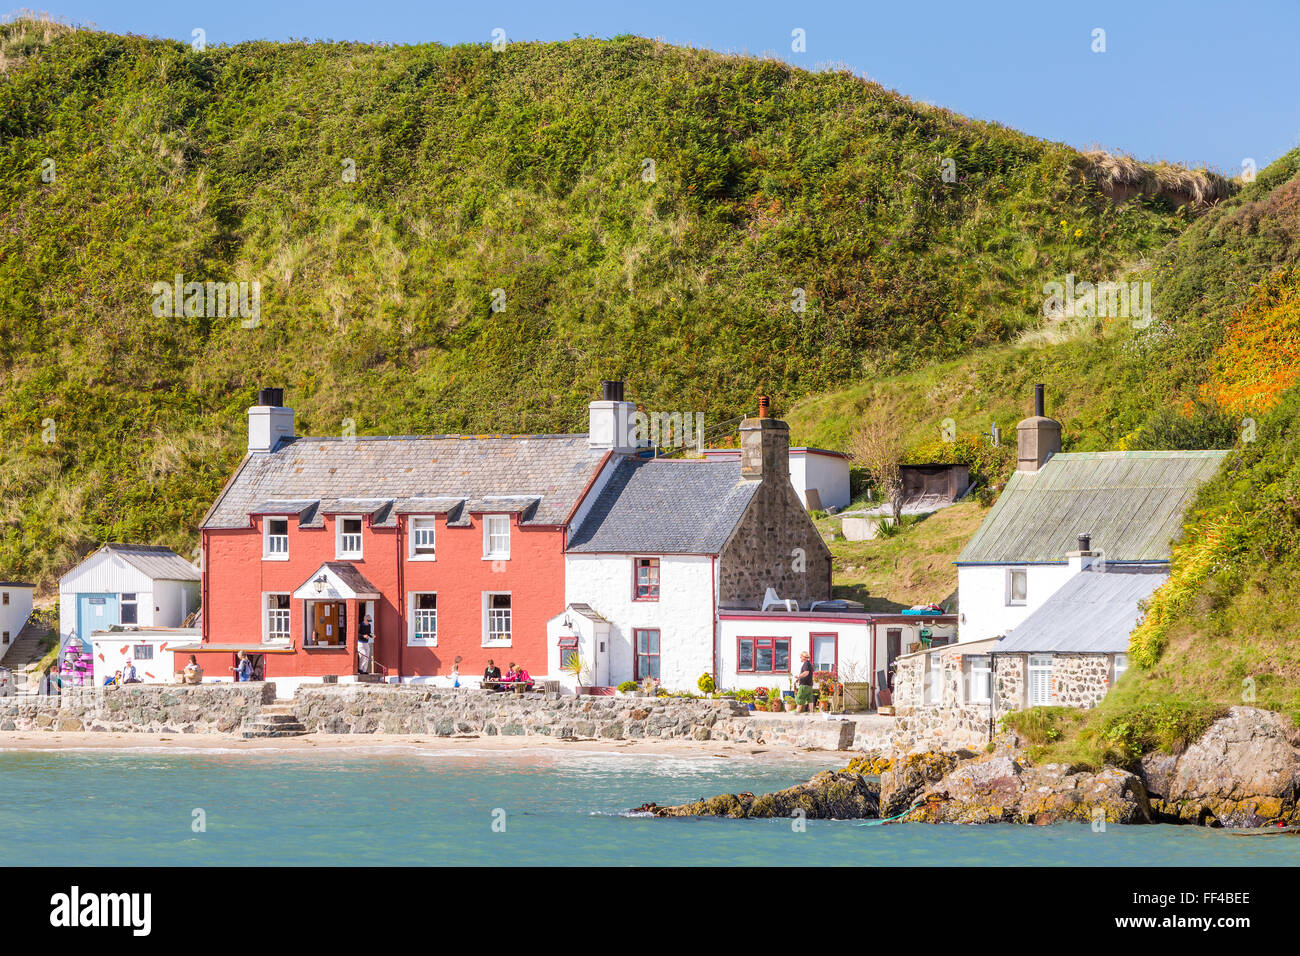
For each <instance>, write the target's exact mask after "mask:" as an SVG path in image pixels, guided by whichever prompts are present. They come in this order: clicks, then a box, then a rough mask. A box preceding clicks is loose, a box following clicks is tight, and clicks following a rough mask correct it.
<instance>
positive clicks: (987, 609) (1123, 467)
mask: <svg viewBox="0 0 1300 956" xmlns="http://www.w3.org/2000/svg"><path fill="white" fill-rule="evenodd" d="M1037 389H1038V390H1039V391H1038V394H1037V401H1036V404H1037V412H1038V414H1036V415H1035V416H1034V417H1032V418H1027V419H1025V420H1024V421H1023V422H1021V423H1020V425H1019V428H1018V431H1017V467H1016V471H1015V473H1014V474H1013V475H1012V476H1011V478H1010V480H1009V481H1008V482H1007V485H1006V488H1005V489H1004V490H1003V491H1002V494H1001V495H1000V496H999V497H998V500H997V503H996V504H995V505H994V506H993V508H992V510H991V511H990V512H989V514H988V517H986V518H985V519H984V523H983V524H982V525H980V527H979V530H977V531H976V532H975V534H974V536H973V537H972V538H971V540H970V541H969V542H968V543H967V545H966V547H965V548H964V549H963V550H962V553H961V554H960V555H959V556H958V558H957V561H956V565H957V589H958V594H959V605H960V609H961V616H960V628H959V640H960V641H961V642H962V643H966V642H969V641H983V640H986V639H989V638H993V637H1001V636H1003V635H1007V634H1010V633H1011V632H1013V631H1014V630H1015V629H1016V627H1018V626H1019V625H1020V624H1021V623H1022V622H1024V621H1025V620H1026V619H1027V618H1028V617H1029V616H1030V615H1031V614H1032V613H1034V611H1036V610H1037V609H1038V608H1040V607H1042V606H1043V604H1044V603H1045V602H1046V601H1047V600H1048V599H1049V598H1051V597H1052V595H1054V594H1055V593H1056V592H1057V591H1059V590H1060V589H1061V587H1063V586H1064V585H1065V584H1066V582H1067V581H1070V580H1071V579H1072V578H1073V577H1074V576H1075V575H1076V574H1078V573H1079V572H1080V571H1082V570H1083V569H1084V568H1085V567H1089V566H1091V565H1093V564H1096V565H1097V566H1098V567H1099V568H1105V567H1106V566H1125V565H1133V566H1142V567H1145V566H1149V565H1152V564H1161V563H1163V564H1165V565H1167V564H1168V562H1169V557H1170V548H1171V545H1172V543H1173V541H1174V540H1175V539H1176V538H1178V537H1179V535H1180V534H1181V533H1182V515H1183V511H1184V510H1185V509H1186V507H1187V505H1188V504H1189V503H1190V501H1191V499H1192V496H1193V495H1195V493H1196V489H1197V487H1198V486H1199V485H1200V484H1201V482H1203V481H1205V480H1207V479H1208V478H1210V477H1211V476H1213V475H1214V474H1215V473H1216V472H1217V471H1218V470H1219V466H1220V464H1221V463H1222V462H1223V458H1224V456H1225V455H1227V452H1226V451H1103V452H1081V453H1069V454H1062V453H1061V451H1060V448H1061V426H1060V423H1059V422H1056V421H1053V420H1052V419H1050V418H1046V417H1045V416H1044V415H1043V414H1042V392H1041V389H1042V386H1037Z"/></svg>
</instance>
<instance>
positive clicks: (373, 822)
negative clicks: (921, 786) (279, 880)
mask: <svg viewBox="0 0 1300 956" xmlns="http://www.w3.org/2000/svg"><path fill="white" fill-rule="evenodd" d="M833 764H835V761H833V760H832V761H828V763H827V766H828V767H829V766H832V765H833ZM814 769H815V768H805V767H792V766H791V765H789V764H786V765H784V766H782V765H780V764H777V763H770V762H768V763H765V762H764V760H763V756H762V755H757V756H755V757H752V758H742V759H735V758H726V759H724V758H709V757H693V758H689V759H686V758H680V757H658V756H646V755H639V754H638V755H631V754H618V753H609V754H604V753H601V754H595V753H572V754H563V753H560V754H557V753H555V752H553V751H547V752H540V751H530V752H523V753H501V752H491V753H486V752H479V753H474V752H462V751H457V752H456V753H454V754H448V753H446V752H445V751H439V752H433V751H428V752H421V751H419V750H418V749H414V748H413V749H411V750H407V751H403V752H402V753H401V755H394V754H393V753H392V752H391V751H390V752H386V753H377V752H373V751H370V752H366V751H350V752H348V753H346V754H334V753H330V754H326V753H320V752H318V753H312V754H307V755H303V754H301V753H289V752H276V751H257V752H248V751H243V752H239V753H220V752H217V753H214V752H212V751H204V752H176V751H166V752H161V751H158V752H146V751H117V752H103V751H82V752H75V751H72V752H70V751H63V752H57V753H50V752H17V751H9V752H0V792H2V793H3V795H4V799H3V800H2V801H0V834H3V840H0V865H4V866H13V865H19V866H21V865H72V866H84V865H138V864H152V865H165V866H186V865H191V866H221V865H242V864H247V865H264V864H301V865H340V864H341V865H346V864H372V865H373V864H401V865H424V864H436V865H484V864H488V865H510V864H527V865H548V864H556V865H573V864H578V865H584V864H594V865H614V866H618V865H634V864H651V865H653V864H661V865H718V864H724V865H747V864H758V865H762V864H768V865H770V864H772V863H775V862H784V863H797V864H812V865H855V866H890V865H899V864H908V865H927V864H941V865H981V864H992V865H1036V866H1044V865H1046V866H1050V865H1058V864H1074V865H1085V866H1116V865H1119V866H1143V865H1175V866H1176V865H1195V866H1215V865H1235V866H1241V865H1295V864H1300V839H1297V838H1294V837H1253V838H1252V837H1234V836H1230V835H1228V834H1226V833H1223V832H1222V831H1213V830H1205V829H1197V828H1192V827H1172V826H1150V827H1121V826H1111V827H1108V828H1107V829H1106V830H1105V832H1102V833H1095V832H1093V831H1092V829H1091V828H1090V827H1088V826H1082V825H1058V826H1052V827H1016V826H982V827H958V826H928V825H920V824H916V825H890V826H877V827H864V826H861V825H859V824H857V823H854V822H850V821H843V822H839V821H808V822H807V824H806V831H805V832H802V833H800V832H794V830H793V829H792V826H791V822H790V821H787V820H717V819H674V820H657V819H651V818H644V817H633V816H626V815H623V811H625V810H627V809H628V808H629V807H635V806H638V805H640V804H642V803H645V802H647V801H654V802H657V803H661V804H668V803H679V802H682V801H685V800H688V799H695V798H697V797H702V796H710V795H713V794H715V793H721V792H737V791H741V790H751V791H754V792H764V791H771V790H777V789H781V788H783V787H786V786H789V785H791V784H793V783H795V782H798V781H799V780H803V779H807V777H808V776H809V775H810V774H811V773H812V772H813V770H814ZM198 811H201V813H199V812H198ZM198 821H201V822H203V823H204V824H205V826H206V829H205V830H203V831H202V832H195V829H194V828H195V826H196V822H198ZM494 824H495V825H494Z"/></svg>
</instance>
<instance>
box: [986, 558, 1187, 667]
mask: <svg viewBox="0 0 1300 956" xmlns="http://www.w3.org/2000/svg"><path fill="white" fill-rule="evenodd" d="M1168 577H1169V575H1168V574H1167V573H1165V571H1164V569H1163V565H1147V566H1145V567H1143V566H1140V565H1127V566H1123V567H1116V566H1114V565H1109V566H1108V567H1107V568H1106V570H1105V571H1098V570H1096V569H1095V568H1087V569H1085V570H1083V571H1080V572H1079V573H1078V574H1076V575H1075V576H1074V577H1072V578H1070V580H1068V581H1066V582H1065V584H1063V585H1062V586H1061V588H1060V590H1058V591H1057V592H1056V593H1055V594H1053V595H1052V596H1051V597H1050V598H1048V599H1047V600H1046V601H1044V602H1043V603H1042V605H1041V606H1040V607H1038V608H1037V609H1036V610H1035V611H1034V612H1033V613H1032V614H1030V615H1029V616H1028V617H1027V618H1025V619H1024V621H1022V622H1021V623H1020V626H1019V627H1017V628H1015V629H1014V630H1013V631H1011V633H1009V634H1008V635H1007V636H1006V637H1004V638H1003V639H1002V640H1001V641H999V642H998V643H997V645H996V646H995V647H994V648H993V650H994V653H997V654H1003V653H1012V652H1014V653H1030V654H1035V653H1049V652H1063V653H1094V654H1126V653H1128V639H1129V635H1130V634H1132V633H1133V628H1135V627H1137V624H1138V617H1139V615H1138V602H1139V601H1144V600H1146V599H1147V598H1149V597H1150V596H1151V592H1153V591H1154V590H1155V589H1156V588H1158V587H1159V586H1160V585H1161V584H1163V583H1164V582H1165V581H1166V580H1167V579H1168Z"/></svg>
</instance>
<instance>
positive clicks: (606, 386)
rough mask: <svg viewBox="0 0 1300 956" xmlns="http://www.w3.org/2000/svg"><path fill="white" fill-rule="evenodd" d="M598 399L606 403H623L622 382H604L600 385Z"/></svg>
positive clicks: (619, 380)
mask: <svg viewBox="0 0 1300 956" xmlns="http://www.w3.org/2000/svg"><path fill="white" fill-rule="evenodd" d="M600 397H601V400H602V401H606V402H621V401H623V380H622V379H615V380H613V381H604V382H601V383H600Z"/></svg>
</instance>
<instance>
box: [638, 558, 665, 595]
mask: <svg viewBox="0 0 1300 956" xmlns="http://www.w3.org/2000/svg"><path fill="white" fill-rule="evenodd" d="M632 600H634V601H657V600H659V559H658V558H637V559H636V560H634V561H633V562H632Z"/></svg>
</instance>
